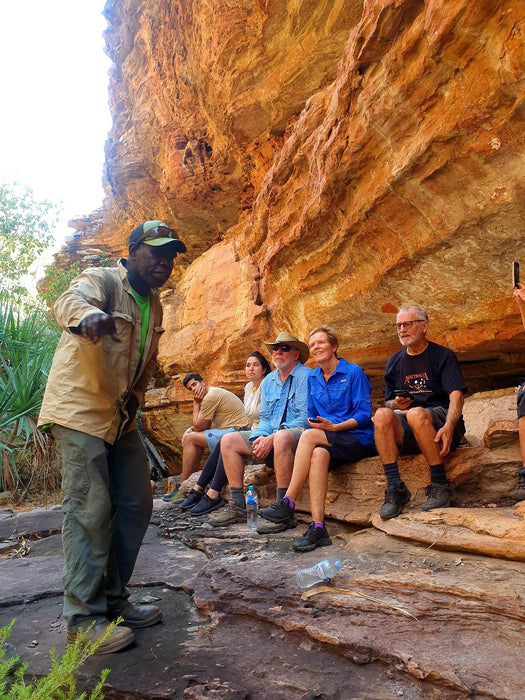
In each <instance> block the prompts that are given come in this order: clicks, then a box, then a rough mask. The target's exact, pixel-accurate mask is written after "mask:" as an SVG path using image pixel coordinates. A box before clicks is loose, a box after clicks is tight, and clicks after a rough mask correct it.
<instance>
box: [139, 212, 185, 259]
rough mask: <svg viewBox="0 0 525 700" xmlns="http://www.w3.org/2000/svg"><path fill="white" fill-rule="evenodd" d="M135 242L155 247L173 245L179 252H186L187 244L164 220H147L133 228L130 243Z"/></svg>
mask: <svg viewBox="0 0 525 700" xmlns="http://www.w3.org/2000/svg"><path fill="white" fill-rule="evenodd" d="M132 243H134V244H135V245H140V244H141V243H144V244H145V245H150V246H153V247H155V248H156V247H158V246H163V245H171V246H173V248H174V250H176V252H177V253H185V252H186V246H185V245H184V243H183V242H182V241H181V240H179V238H178V237H177V233H176V231H174V230H173V229H171V228H169V226H166V224H165V223H164V222H163V221H159V220H155V221H145V222H144V223H143V224H140V226H137V228H135V229H133V231H132V232H131V233H130V236H129V245H131V244H132Z"/></svg>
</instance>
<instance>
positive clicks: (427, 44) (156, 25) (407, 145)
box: [77, 0, 525, 440]
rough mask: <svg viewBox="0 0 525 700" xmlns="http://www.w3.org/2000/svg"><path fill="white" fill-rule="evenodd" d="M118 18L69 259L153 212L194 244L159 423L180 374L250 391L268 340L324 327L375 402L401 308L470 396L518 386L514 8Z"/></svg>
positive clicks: (272, 5)
mask: <svg viewBox="0 0 525 700" xmlns="http://www.w3.org/2000/svg"><path fill="white" fill-rule="evenodd" d="M105 14H106V17H107V19H108V30H107V33H106V42H107V51H108V53H109V55H110V57H111V58H112V60H113V62H114V67H113V70H112V73H111V84H110V97H111V109H112V112H113V116H114V124H113V128H112V131H111V134H110V137H109V139H108V142H107V145H106V167H105V186H106V195H107V197H106V200H105V203H104V208H103V211H102V212H98V213H97V215H96V217H95V218H94V220H93V221H92V222H91V224H90V222H87V223H86V222H81V225H80V224H79V230H80V231H81V232H82V233H83V238H82V237H81V239H80V242H77V248H78V247H80V249H81V250H82V248H83V246H86V248H88V247H90V248H92V247H93V246H95V247H97V246H98V247H100V248H103V249H106V250H109V251H110V252H111V254H113V255H116V254H118V253H123V252H124V251H125V239H126V236H127V234H128V233H129V231H130V230H131V228H133V226H134V225H135V224H136V222H137V221H142V220H145V219H149V218H153V217H155V218H157V217H158V218H162V219H164V220H165V221H166V222H167V223H169V224H170V225H172V226H174V227H175V228H177V229H178V230H179V231H180V235H181V238H182V239H183V240H184V241H185V242H186V243H187V246H188V253H187V254H186V255H185V256H182V257H181V258H180V259H179V260H180V265H178V266H177V270H176V272H175V273H174V277H173V278H172V281H171V283H170V290H169V291H168V292H166V293H165V295H164V306H165V327H166V331H167V332H166V333H165V335H164V336H163V340H162V344H161V353H160V363H161V370H162V385H163V386H164V389H165V390H163V397H164V399H163V400H164V403H155V398H154V397H155V396H156V395H157V394H153V395H152V396H151V398H150V399H149V404H148V405H149V407H150V408H151V409H155V412H156V414H157V415H159V414H160V413H166V414H173V413H174V411H179V410H182V411H187V410H188V409H189V402H187V397H186V396H184V391H183V389H182V388H181V384H180V382H179V381H178V379H179V378H180V375H181V374H184V373H185V372H186V371H187V370H189V369H198V370H200V371H202V372H203V373H204V374H206V377H207V378H208V379H209V380H210V381H211V382H213V383H217V384H220V385H221V386H225V387H226V388H230V389H233V390H236V391H239V390H240V389H241V387H242V384H243V373H242V366H243V361H244V356H245V355H246V354H247V353H248V352H249V351H251V350H253V349H255V348H258V349H261V339H263V338H265V339H268V338H272V337H274V336H275V334H276V333H277V332H278V331H279V330H284V329H286V330H289V331H291V332H293V333H294V334H295V335H298V336H300V337H303V338H304V337H305V336H306V334H307V332H308V331H309V330H310V329H311V328H313V327H314V326H316V325H318V324H321V323H328V324H330V325H332V326H333V327H334V328H335V329H336V331H337V332H338V334H339V336H340V340H341V354H342V355H343V356H345V357H347V358H348V359H351V360H353V361H356V362H358V363H360V364H362V365H363V366H364V367H365V369H366V370H367V372H368V373H369V375H370V377H371V379H372V382H373V386H374V399H375V401H378V400H380V398H381V393H382V381H381V378H382V373H383V369H384V365H385V362H386V359H387V357H388V356H389V355H390V354H391V353H392V352H393V351H394V350H396V349H397V345H396V344H397V340H396V338H395V335H394V334H393V331H392V329H391V326H390V324H391V322H392V320H393V316H394V314H395V311H396V309H397V308H398V307H399V306H400V305H401V304H402V303H406V302H409V303H417V304H420V305H423V306H425V307H426V308H427V309H428V312H429V315H430V319H431V324H430V337H431V338H432V339H433V340H436V341H437V342H441V343H443V344H446V345H448V346H450V347H452V348H453V349H454V350H455V351H456V352H457V353H458V355H459V357H460V360H461V361H462V364H463V370H464V373H465V376H466V379H467V383H468V384H469V386H470V387H471V388H472V389H473V390H474V389H476V390H477V389H480V388H497V387H501V386H510V385H511V384H512V383H513V382H514V381H515V375H516V374H518V373H519V372H520V370H521V368H522V367H523V350H524V349H525V343H524V341H523V338H522V327H521V323H520V320H519V316H518V314H517V311H516V308H515V305H514V304H513V302H512V300H511V292H512V289H511V285H510V262H511V261H512V260H513V259H518V260H519V259H520V255H521V253H522V250H523V234H522V230H523V218H524V217H523V204H524V200H525V195H524V189H523V182H524V181H525V158H524V157H523V140H524V137H523V134H524V133H525V130H524V112H523V97H524V85H525V82H524V73H523V71H524V69H523V66H524V65H525V60H524V59H525V55H524V53H525V51H524V45H525V44H524V41H523V35H524V33H525V5H524V3H523V2H521V1H520V0H484V1H483V2H471V1H470V0H457V1H455V2H446V1H445V0H428V1H427V2H421V1H420V0H368V1H367V2H366V3H363V2H361V1H360V0H351V1H348V0H346V1H343V0H316V2H301V3H297V2H292V1H291V0H265V1H264V2H263V1H262V0H256V1H255V2H246V1H243V0H236V1H235V2H231V1H230V0H216V1H214V2H213V3H207V4H206V3H190V2H187V0H172V1H170V2H167V3H166V2H160V1H159V0H152V2H150V3H148V5H147V8H146V7H145V6H144V4H143V3H139V2H137V0H121V1H120V2H116V0H109V1H108V3H107V5H106V9H105ZM524 263H525V261H524ZM166 401H167V402H166ZM169 420H171V419H170V418H168V417H167V416H166V421H169ZM179 427H180V426H179V425H178V424H177V427H176V428H175V423H172V429H173V431H174V434H173V439H174V440H178V438H179V437H180V432H179ZM165 428H166V426H164V428H163V431H164V433H165V432H166V430H165ZM175 431H176V432H175ZM167 432H169V431H167Z"/></svg>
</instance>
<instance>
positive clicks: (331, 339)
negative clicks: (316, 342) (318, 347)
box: [308, 326, 339, 349]
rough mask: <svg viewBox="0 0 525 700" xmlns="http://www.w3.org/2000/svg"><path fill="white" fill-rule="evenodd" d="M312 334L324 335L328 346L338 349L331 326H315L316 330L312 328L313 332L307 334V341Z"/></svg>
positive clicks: (336, 339)
mask: <svg viewBox="0 0 525 700" xmlns="http://www.w3.org/2000/svg"><path fill="white" fill-rule="evenodd" d="M314 333H325V334H326V337H327V338H328V342H329V343H330V345H331V346H332V347H335V348H336V349H337V348H338V347H339V338H338V337H337V335H336V332H335V331H334V329H333V328H332V327H331V326H317V328H314V329H313V331H310V333H308V340H310V338H311V337H312V336H313V335H314Z"/></svg>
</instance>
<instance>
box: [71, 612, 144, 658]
mask: <svg viewBox="0 0 525 700" xmlns="http://www.w3.org/2000/svg"><path fill="white" fill-rule="evenodd" d="M108 625H109V622H108V621H107V620H104V621H103V622H97V623H96V624H94V625H93V626H92V627H90V628H89V629H87V630H85V631H84V635H83V638H84V640H85V641H86V642H98V640H99V639H100V638H101V637H102V636H103V635H104V634H105V633H106V631H107V629H108ZM78 632H79V630H78V629H75V628H73V627H68V629H67V633H66V640H67V643H68V644H74V643H75V642H76V641H77V638H78ZM134 641H135V635H134V634H133V632H132V631H131V630H130V629H129V627H119V626H116V627H114V628H113V629H112V630H111V634H110V635H109V636H108V637H106V639H105V640H104V641H103V642H102V643H101V644H100V645H99V646H98V648H97V649H96V651H95V652H94V653H95V654H112V653H113V652H114V651H120V649H125V648H126V647H129V646H130V644H133V642H134Z"/></svg>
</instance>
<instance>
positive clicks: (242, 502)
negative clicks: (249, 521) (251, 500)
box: [230, 488, 246, 508]
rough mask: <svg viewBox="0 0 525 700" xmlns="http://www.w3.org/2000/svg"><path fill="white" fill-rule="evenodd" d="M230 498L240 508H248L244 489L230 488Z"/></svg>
mask: <svg viewBox="0 0 525 700" xmlns="http://www.w3.org/2000/svg"><path fill="white" fill-rule="evenodd" d="M230 498H231V500H232V503H233V505H235V506H237V507H238V508H246V498H245V497H244V490H243V489H232V488H230Z"/></svg>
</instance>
